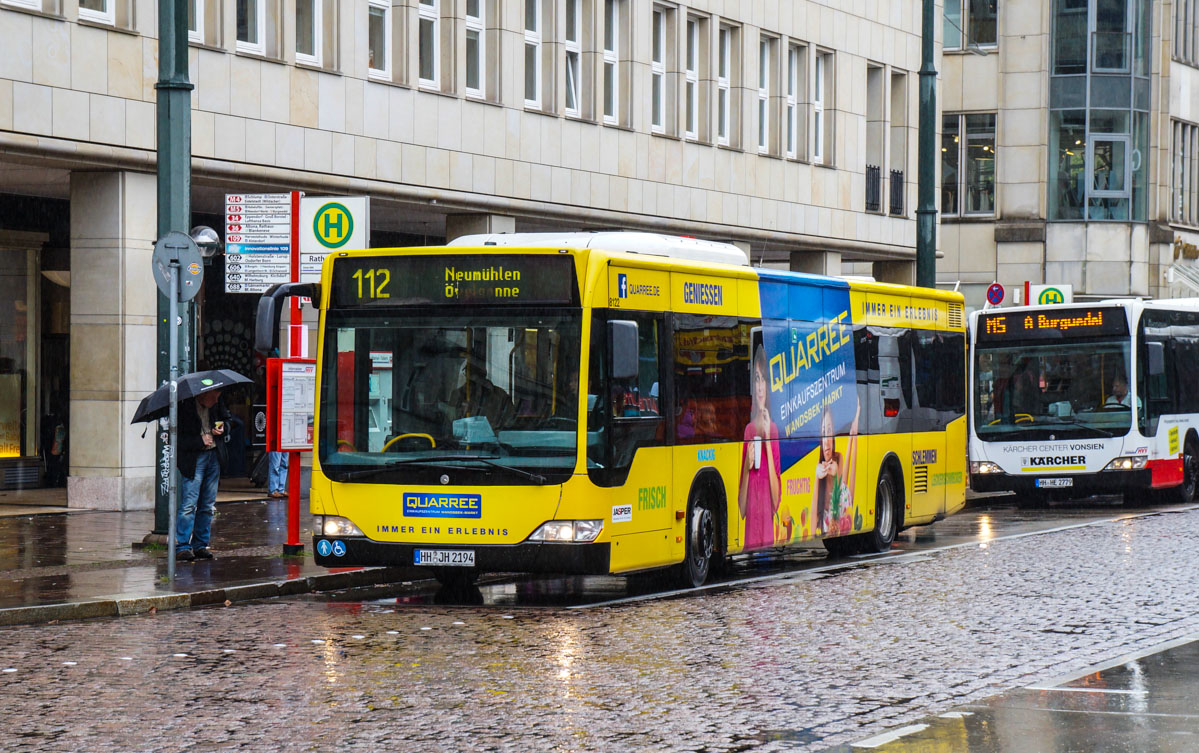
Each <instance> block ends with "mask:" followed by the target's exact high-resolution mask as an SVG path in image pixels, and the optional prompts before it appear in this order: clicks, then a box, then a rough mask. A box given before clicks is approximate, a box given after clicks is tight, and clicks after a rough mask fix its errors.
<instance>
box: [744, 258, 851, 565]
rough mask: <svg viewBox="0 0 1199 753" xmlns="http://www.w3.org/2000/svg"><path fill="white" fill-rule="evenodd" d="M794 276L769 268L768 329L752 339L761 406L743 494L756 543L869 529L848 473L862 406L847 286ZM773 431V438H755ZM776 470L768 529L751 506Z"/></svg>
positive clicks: (763, 285) (763, 290) (755, 414)
mask: <svg viewBox="0 0 1199 753" xmlns="http://www.w3.org/2000/svg"><path fill="white" fill-rule="evenodd" d="M789 279H791V280H792V282H791V283H790V284H788V283H787V282H783V281H782V280H771V279H770V275H769V273H768V272H763V273H762V279H761V280H760V282H759V291H760V297H761V298H760V299H761V306H762V329H761V333H760V334H758V333H755V334H754V341H753V344H752V349H753V369H754V372H753V375H752V379H751V395H752V406H753V407H752V411H751V417H750V423H749V425H748V426H747V427H746V430H745V440H746V441H747V442H751V443H753V444H752V446H753V450H752V453H751V457H752V460H750V461H747V462H749V463H750V471H749V479H748V489H747V494H746V496H747V498H748V499H746V500H745V503H746V508H747V509H746V534H745V535H746V548H748V549H753V548H757V547H762V546H770V545H778V544H782V543H786V542H787V541H791V540H794V539H796V538H809V537H812V536H820V535H821V534H827V533H838V534H839V533H849V532H851V531H853V530H860V528H861V525H862V524H861V522H860V518H859V517H858V516H855V514H854V513H855V509H854V508H853V501H852V499H851V495H850V494H849V493H848V492H849V490H848V488H846V486H847V483H852V482H851V481H850V474H848V473H846V472H845V470H846V468H847V467H848V465H849V464H852V463H853V462H854V459H853V458H852V457H850V456H849V453H850V445H851V443H850V440H849V438H847V437H846V435H849V434H852V433H854V428H855V427H854V418H855V416H856V415H857V411H858V393H857V374H856V371H855V364H854V348H853V325H852V322H851V320H850V300H849V286H848V285H829V284H828V283H827V282H824V284H814V285H796V284H794V281H793V280H794V278H789ZM763 366H764V367H765V373H764V374H763V373H762V369H763ZM763 414H768V415H769V423H767V422H766V421H764V420H763V419H762V418H760V416H762V415H763ZM767 436H769V437H770V438H771V439H773V440H775V441H769V442H756V441H754V440H757V439H759V438H762V439H765V438H766V437H767ZM822 437H828V438H829V439H828V440H827V441H826V442H825V443H824V444H827V445H828V447H822V441H821V440H822ZM832 437H837V439H832ZM759 444H760V445H762V448H761V449H759V448H758V445H759ZM854 444H856V443H854ZM825 455H828V457H825ZM769 470H773V471H774V473H776V474H778V477H777V481H774V482H773V483H774V484H777V485H778V488H779V497H780V500H779V505H778V508H777V511H776V512H775V513H774V515H772V516H771V517H773V518H774V521H773V522H774V525H773V526H770V527H768V526H766V525H755V524H754V519H755V518H760V516H761V513H755V511H754V510H753V508H754V507H756V506H757V505H755V502H756V500H755V497H758V496H762V497H767V498H768V497H769V496H771V494H770V491H769V486H770V485H771V480H770V479H769V476H768V475H767V476H766V477H765V480H762V481H758V480H757V477H758V476H759V475H760V474H762V473H763V471H767V472H768V471H769ZM756 486H761V492H760V493H757V494H756V493H755V491H754V487H756ZM771 528H773V531H771ZM755 529H756V530H755ZM772 534H773V535H772Z"/></svg>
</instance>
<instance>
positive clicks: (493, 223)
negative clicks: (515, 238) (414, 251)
mask: <svg viewBox="0 0 1199 753" xmlns="http://www.w3.org/2000/svg"><path fill="white" fill-rule="evenodd" d="M515 232H516V218H515V217H509V216H507V215H503V214H450V215H446V218H445V242H446V243H449V242H450V241H452V240H454V239H455V238H461V237H462V236H464V235H480V234H483V233H515Z"/></svg>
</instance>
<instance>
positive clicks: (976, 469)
mask: <svg viewBox="0 0 1199 753" xmlns="http://www.w3.org/2000/svg"><path fill="white" fill-rule="evenodd" d="M970 472H971V473H976V474H979V475H986V474H988V473H1003V469H1002V468H1000V467H999V466H997V465H995V464H994V463H992V462H991V461H990V460H971V461H970Z"/></svg>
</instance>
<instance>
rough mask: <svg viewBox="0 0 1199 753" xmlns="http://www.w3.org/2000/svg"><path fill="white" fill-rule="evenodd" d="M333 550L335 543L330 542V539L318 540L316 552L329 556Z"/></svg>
mask: <svg viewBox="0 0 1199 753" xmlns="http://www.w3.org/2000/svg"><path fill="white" fill-rule="evenodd" d="M331 551H333V545H332V544H330V543H329V540H328V539H321V540H320V541H318V542H316V553H317V554H319V555H320V556H322V557H328V556H329V552H331Z"/></svg>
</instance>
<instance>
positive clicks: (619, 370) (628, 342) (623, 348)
mask: <svg viewBox="0 0 1199 753" xmlns="http://www.w3.org/2000/svg"><path fill="white" fill-rule="evenodd" d="M608 352H609V353H611V354H612V378H613V379H631V378H633V377H635V376H637V375H638V374H639V373H640V371H641V368H640V367H641V364H640V362H639V358H638V349H637V322H632V321H628V320H626V319H617V320H615V321H610V322H608Z"/></svg>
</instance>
